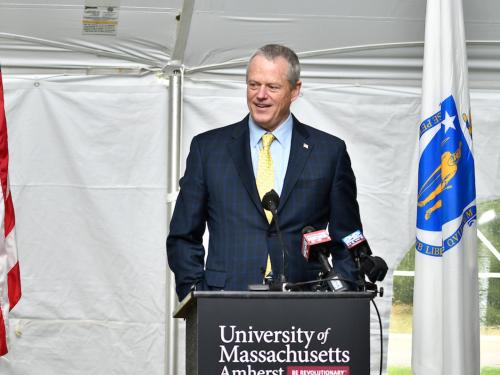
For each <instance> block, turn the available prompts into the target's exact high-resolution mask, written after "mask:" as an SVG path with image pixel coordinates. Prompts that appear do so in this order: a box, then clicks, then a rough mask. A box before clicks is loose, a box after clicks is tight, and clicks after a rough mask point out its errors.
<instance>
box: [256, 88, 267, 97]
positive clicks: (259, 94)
mask: <svg viewBox="0 0 500 375" xmlns="http://www.w3.org/2000/svg"><path fill="white" fill-rule="evenodd" d="M257 98H259V99H265V98H267V87H266V86H264V85H262V86H260V87H259V91H258V92H257Z"/></svg>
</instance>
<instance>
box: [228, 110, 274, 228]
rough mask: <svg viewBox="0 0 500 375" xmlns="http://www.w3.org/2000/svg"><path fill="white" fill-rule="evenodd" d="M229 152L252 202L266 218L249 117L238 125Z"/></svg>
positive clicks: (229, 145)
mask: <svg viewBox="0 0 500 375" xmlns="http://www.w3.org/2000/svg"><path fill="white" fill-rule="evenodd" d="M228 150H229V154H230V155H231V158H232V159H233V162H234V164H235V166H236V170H237V171H238V174H239V176H240V179H241V181H242V183H243V185H244V186H245V189H246V190H247V192H248V194H249V195H250V198H251V200H252V202H253V203H254V204H255V206H256V207H257V210H258V211H259V212H260V213H261V214H262V216H263V217H264V218H265V217H266V215H265V214H264V209H263V208H262V203H261V202H260V198H259V193H258V191H257V185H256V183H255V176H254V173H253V167H252V158H251V154H250V132H249V130H248V116H247V117H245V118H244V119H243V120H242V121H241V122H240V123H239V124H237V125H236V127H235V129H234V131H233V134H232V141H231V142H230V143H229V144H228ZM242 151H243V152H242Z"/></svg>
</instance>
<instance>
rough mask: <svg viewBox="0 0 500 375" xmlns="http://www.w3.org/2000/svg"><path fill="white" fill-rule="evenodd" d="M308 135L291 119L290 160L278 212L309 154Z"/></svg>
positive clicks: (299, 124) (305, 130) (310, 148)
mask: <svg viewBox="0 0 500 375" xmlns="http://www.w3.org/2000/svg"><path fill="white" fill-rule="evenodd" d="M308 137H309V133H308V131H307V129H306V128H305V126H304V125H303V124H301V123H300V122H299V121H298V120H297V119H296V118H295V117H293V132H292V144H291V147H290V158H289V160H288V166H287V168H286V175H285V181H284V183H283V190H282V192H281V197H280V204H279V207H278V212H279V211H281V210H282V209H283V206H284V205H285V203H286V201H287V199H288V197H289V196H290V193H291V191H292V190H293V188H294V186H295V184H296V182H297V180H298V178H299V177H300V175H301V174H302V170H303V169H304V166H305V165H306V161H307V159H308V158H309V155H310V154H311V150H312V148H313V145H312V144H309V143H307V138H308Z"/></svg>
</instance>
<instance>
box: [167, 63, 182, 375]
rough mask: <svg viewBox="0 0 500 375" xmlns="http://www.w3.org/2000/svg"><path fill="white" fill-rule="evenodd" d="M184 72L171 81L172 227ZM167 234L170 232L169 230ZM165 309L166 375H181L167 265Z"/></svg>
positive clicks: (169, 189) (172, 281)
mask: <svg viewBox="0 0 500 375" xmlns="http://www.w3.org/2000/svg"><path fill="white" fill-rule="evenodd" d="M182 81H183V72H182V69H175V70H174V71H173V72H172V73H171V75H170V77H169V88H168V91H169V95H168V104H169V105H168V131H167V196H168V199H167V223H170V219H171V218H172V214H173V212H174V207H175V201H176V198H177V193H178V191H179V178H180V164H181V130H182ZM167 231H168V228H167ZM166 269H167V273H166V275H167V276H166V277H167V280H166V288H165V290H166V299H165V301H166V309H165V314H166V316H165V323H166V324H165V328H166V330H165V352H166V360H165V374H166V375H177V374H180V373H181V372H180V368H179V367H180V366H179V350H178V347H177V344H178V343H179V321H178V319H173V318H172V312H173V311H174V309H175V307H176V306H177V303H178V302H177V295H176V293H175V279H174V274H173V273H172V272H171V271H170V270H169V268H168V265H166Z"/></svg>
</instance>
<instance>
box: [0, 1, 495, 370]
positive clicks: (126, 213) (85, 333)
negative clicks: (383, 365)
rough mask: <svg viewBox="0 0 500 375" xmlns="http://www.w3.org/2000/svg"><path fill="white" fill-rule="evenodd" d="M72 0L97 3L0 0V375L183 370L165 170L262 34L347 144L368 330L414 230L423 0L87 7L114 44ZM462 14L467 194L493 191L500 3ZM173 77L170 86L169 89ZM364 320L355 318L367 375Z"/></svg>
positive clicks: (231, 112)
mask: <svg viewBox="0 0 500 375" xmlns="http://www.w3.org/2000/svg"><path fill="white" fill-rule="evenodd" d="M85 3H87V5H91V3H97V1H87V2H85V1H76V0H60V1H59V2H58V3H57V4H47V3H45V2H43V1H37V0H31V1H19V0H18V1H11V2H0V64H1V66H2V73H3V77H4V89H5V100H6V113H7V123H8V131H9V148H10V155H11V164H10V181H11V188H12V194H13V198H14V206H15V209H16V215H17V217H16V218H17V224H16V228H17V235H18V247H19V258H20V263H21V274H22V283H23V293H24V296H23V298H22V299H21V302H20V303H19V305H18V306H17V307H16V308H15V309H14V310H13V312H12V314H11V316H10V318H11V319H10V326H9V337H10V342H9V346H10V353H9V354H8V355H7V356H5V357H3V358H1V359H0V372H1V373H2V374H3V373H4V371H5V370H6V373H7V374H11V375H21V374H22V375H24V374H32V373H37V374H38V373H40V374H78V375H83V374H106V375H108V374H136V373H147V374H163V373H165V369H169V371H171V373H173V372H172V371H176V370H175V369H179V368H182V360H181V359H179V358H180V357H181V355H182V353H174V352H173V351H172V350H171V348H170V346H169V344H170V345H171V344H172V343H173V339H176V338H177V336H175V335H173V336H172V332H170V330H171V329H172V326H171V321H170V310H171V309H172V308H173V305H172V300H174V299H175V296H173V295H172V292H171V286H170V285H169V281H168V278H167V276H166V274H167V267H166V257H165V237H166V234H167V223H168V214H167V212H168V210H167V206H168V207H170V208H171V204H172V200H173V197H175V184H176V181H174V178H173V177H172V176H173V175H175V174H176V173H175V171H176V166H177V164H178V163H179V162H180V164H181V171H182V170H183V166H182V165H183V163H184V160H185V157H186V155H187V150H188V148H189V147H188V146H189V143H190V140H191V138H192V137H193V136H194V135H195V134H197V133H199V132H202V131H205V130H208V129H212V128H215V127H219V126H222V125H225V124H228V123H231V122H235V121H238V120H239V119H241V118H242V117H243V116H244V115H245V114H246V104H245V82H244V74H245V65H246V62H247V60H248V57H249V56H250V55H251V54H252V52H253V51H254V50H255V49H256V48H257V47H259V46H261V45H263V44H266V43H271V42H272V43H283V44H286V45H288V46H290V47H292V48H293V49H294V50H295V51H297V52H298V54H299V56H300V58H301V62H302V67H303V69H302V70H303V74H302V77H303V82H304V85H303V91H302V94H301V97H300V98H299V100H298V101H297V102H296V103H295V104H294V106H293V107H292V110H293V112H294V113H295V114H296V115H297V116H298V117H299V119H301V120H302V121H303V122H306V123H309V124H311V125H313V126H316V127H318V128H320V129H322V130H325V131H328V132H330V133H333V134H336V135H338V136H339V137H341V138H343V139H344V140H345V141H346V143H347V146H348V150H349V153H350V155H351V158H352V163H353V168H354V171H355V173H356V176H357V182H358V190H359V192H358V193H359V202H360V206H361V214H362V219H363V223H364V227H365V234H366V236H367V237H368V239H369V241H370V244H371V247H372V249H373V250H374V252H375V253H377V254H378V255H381V256H382V257H384V258H385V259H386V260H387V262H388V263H389V265H390V267H391V270H390V274H389V275H388V277H387V278H386V280H385V281H384V282H383V283H382V286H384V288H385V289H386V296H385V297H384V298H379V299H378V300H377V303H378V304H379V307H380V308H381V310H382V314H383V316H384V329H385V336H386V338H387V329H388V315H389V311H390V305H391V296H392V271H393V270H394V268H395V267H396V266H397V264H398V262H399V260H400V259H401V258H402V257H403V256H404V254H405V253H406V252H407V251H408V250H409V249H410V247H411V245H412V243H413V241H414V227H415V207H414V206H415V201H416V198H415V197H416V186H417V183H416V165H417V134H418V124H419V118H420V79H421V70H422V53H423V38H424V18H425V2H423V1H421V0H406V1H401V0H375V1H374V0H354V1H331V0H323V1H314V2H304V1H298V0H279V1H278V0H277V1H262V0H259V1H252V2H243V1H223V0H210V1H209V0H197V1H194V0H185V1H184V2H182V1H180V0H179V1H159V0H145V1H138V0H122V1H117V0H109V1H107V0H102V1H100V3H103V4H106V3H108V4H119V12H118V24H117V26H116V35H96V34H83V32H82V30H83V26H82V19H83V15H84V5H85ZM464 14H465V18H466V36H467V39H468V54H469V66H470V81H471V87H472V88H473V90H472V93H471V97H472V111H473V116H474V132H475V133H474V137H475V138H474V140H475V151H476V166H477V170H476V178H477V194H478V200H480V201H484V200H489V199H498V197H499V196H500V178H499V176H500V156H499V155H500V151H499V150H500V131H498V122H497V119H498V118H500V106H499V105H498V103H499V100H500V3H498V1H494V0H483V1H481V3H480V6H478V3H477V2H475V1H473V0H464ZM176 70H178V71H180V72H181V74H182V77H183V79H182V80H179V83H182V91H181V90H175V87H172V85H170V88H171V89H170V90H169V77H170V76H171V75H172V73H173V72H174V71H176ZM170 82H172V81H170ZM175 82H177V81H175ZM181 93H182V95H181ZM178 100H182V103H183V107H182V113H183V115H182V131H181V132H180V133H177V130H178V129H177V128H175V127H174V126H173V125H174V124H176V123H177V122H176V120H177V119H179V117H177V116H176V115H175V114H176V113H178V112H177V110H178V109H179V108H178V107H177V106H176V103H177V101H178ZM177 137H180V138H179V141H178V140H177ZM178 146H180V148H178ZM172 148H175V149H176V150H179V154H178V160H175V156H176V155H177V154H176V152H172ZM176 150H174V151H176ZM167 154H168V155H171V156H170V157H169V158H167ZM167 159H168V160H169V161H168V162H167ZM172 172H174V173H172ZM167 201H168V202H169V203H168V204H167V203H166V202H167ZM166 327H167V328H166ZM166 330H167V334H165V331H166ZM377 330H378V323H377V321H376V320H375V318H373V319H372V331H373V334H372V338H373V341H372V351H373V353H374V355H373V356H372V369H374V370H373V371H374V372H373V373H375V369H377V368H378V358H377V348H378V345H377V344H376V343H377V336H376V335H377ZM181 331H182V330H181ZM170 338H173V339H170ZM169 339H170V340H169ZM173 354H175V355H173ZM172 355H173V356H172ZM177 361H178V362H177ZM177 371H178V370H177Z"/></svg>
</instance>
